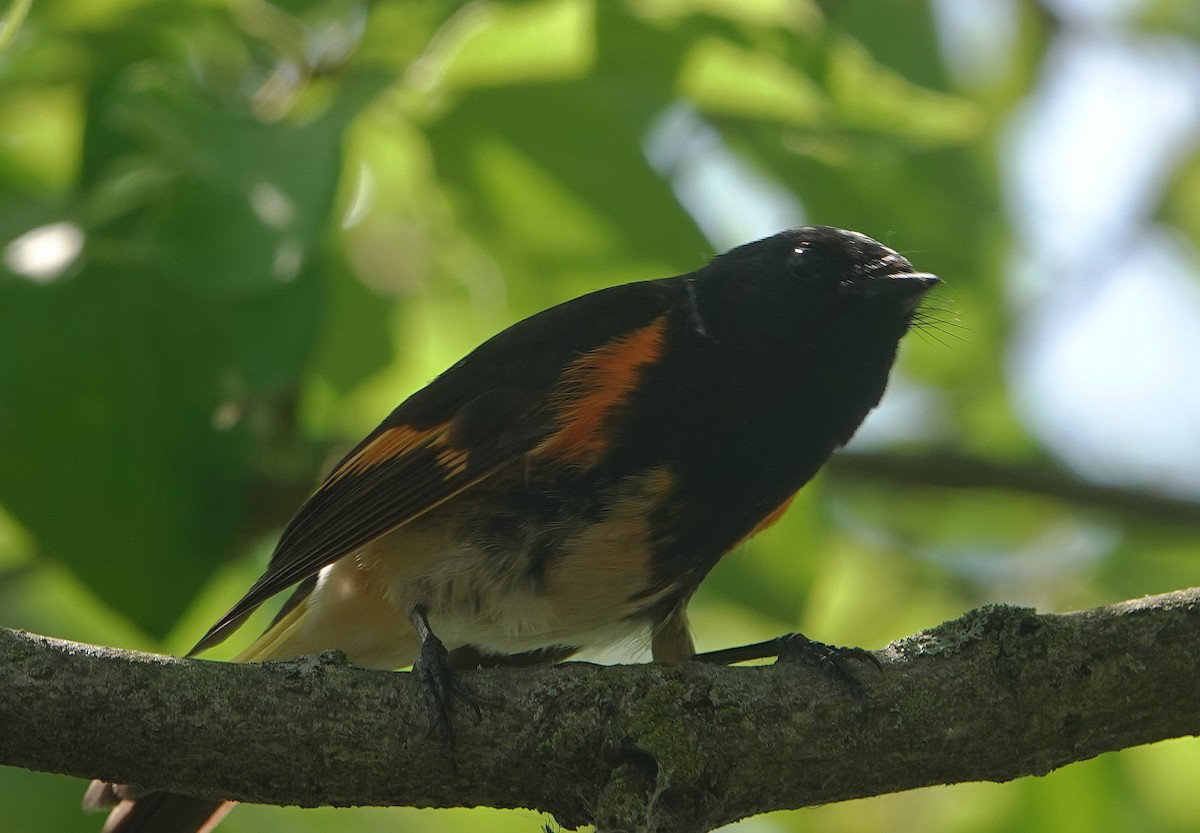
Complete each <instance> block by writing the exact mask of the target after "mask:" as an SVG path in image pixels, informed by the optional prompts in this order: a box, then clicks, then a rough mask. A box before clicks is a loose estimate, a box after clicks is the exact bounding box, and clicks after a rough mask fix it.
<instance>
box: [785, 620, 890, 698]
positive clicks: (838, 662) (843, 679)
mask: <svg viewBox="0 0 1200 833" xmlns="http://www.w3.org/2000/svg"><path fill="white" fill-rule="evenodd" d="M778 645H779V650H778V656H779V661H780V662H803V663H805V664H806V665H809V666H811V667H813V668H817V669H820V670H822V671H824V672H825V673H826V674H827V675H828V676H829V677H830V679H835V680H837V681H838V682H840V683H841V684H842V686H843V687H844V688H845V689H846V691H847V692H849V694H850V696H851V697H853V698H854V699H855V700H856V701H857V702H858V704H859V706H860V707H861V708H862V711H863V714H864V715H865V714H866V712H867V703H868V698H867V690H866V688H864V687H863V684H862V682H861V681H860V680H859V679H858V677H857V676H856V675H855V673H854V671H853V670H852V669H851V668H850V660H852V659H853V660H858V661H859V662H870V663H871V664H872V665H874V666H875V668H876V670H879V671H882V670H883V663H882V662H880V661H879V657H877V656H875V654H873V653H871V652H870V651H868V650H865V649H863V648H842V647H839V646H836V645H826V644H825V643H824V642H817V641H815V640H812V639H809V638H808V637H807V636H805V635H804V634H800V633H789V634H787V635H785V636H781V637H779V639H778Z"/></svg>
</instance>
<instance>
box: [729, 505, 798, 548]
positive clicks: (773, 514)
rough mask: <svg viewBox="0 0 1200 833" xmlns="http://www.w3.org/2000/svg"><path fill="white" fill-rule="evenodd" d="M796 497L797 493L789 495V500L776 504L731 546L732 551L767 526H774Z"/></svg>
mask: <svg viewBox="0 0 1200 833" xmlns="http://www.w3.org/2000/svg"><path fill="white" fill-rule="evenodd" d="M795 498H796V495H795V493H793V494H790V495H788V497H787V500H785V501H784V502H783V503H781V504H779V505H778V506H776V507H775V508H774V509H772V510H771V511H770V513H769V514H768V515H767V516H766V517H765V518H763V519H762V520H761V521H759V522H758V523H756V524H755V525H754V528H753V529H751V530H750V531H749V532H747V533H746V534H745V535H743V536H742V539H741V540H740V541H738V542H737V543H736V544H734V545H733V546H732V547H730V548H729V549H730V551H732V550H735V549H737V548H738V547H740V546H741V545H742V544H744V543H746V542H747V541H749V540H750V539H751V538H753V537H754V536H755V535H757V534H758V533H760V532H762V531H763V530H764V529H766V528H767V527H770V526H774V525H775V523H776V522H777V521H778V520H779V519H780V518H782V517H783V513H784V512H786V511H787V509H788V507H789V506H791V505H792V501H793V500H795Z"/></svg>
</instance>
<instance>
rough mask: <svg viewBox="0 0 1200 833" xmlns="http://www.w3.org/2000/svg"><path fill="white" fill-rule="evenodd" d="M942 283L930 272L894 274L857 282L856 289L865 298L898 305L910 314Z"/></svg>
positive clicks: (875, 276) (871, 277)
mask: <svg viewBox="0 0 1200 833" xmlns="http://www.w3.org/2000/svg"><path fill="white" fill-rule="evenodd" d="M941 282H942V281H941V278H939V277H938V276H937V275H931V274H929V273H928V272H893V273H891V274H882V275H880V274H876V275H871V276H870V277H868V278H866V279H860V280H858V281H855V284H854V289H855V291H856V292H857V293H858V294H859V295H861V296H862V297H864V298H869V299H872V300H878V301H881V302H883V303H890V304H896V305H897V306H899V307H900V308H901V309H902V310H903V311H904V312H905V313H910V312H912V311H913V310H915V309H916V308H917V305H918V304H920V303H921V298H922V297H923V296H924V295H925V293H926V292H928V291H929V290H930V289H932V288H933V287H934V286H936V285H937V284H939V283H941Z"/></svg>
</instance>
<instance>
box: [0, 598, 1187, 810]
mask: <svg viewBox="0 0 1200 833" xmlns="http://www.w3.org/2000/svg"><path fill="white" fill-rule="evenodd" d="M1198 654H1200V590H1191V591H1183V592H1179V593H1172V594H1168V595H1163V596H1156V597H1151V598H1147V599H1143V600H1139V601H1133V602H1126V603H1122V604H1118V605H1113V606H1111V607H1105V608H1098V609H1095V610H1089V611H1084V612H1082V613H1073V614H1066V615H1037V614H1035V613H1033V612H1032V611H1030V610H1027V609H1020V608H1009V607H986V608H982V609H980V610H977V611H973V612H971V613H968V614H967V615H965V616H963V617H962V618H960V619H958V620H955V621H953V622H949V623H946V624H944V625H941V626H939V627H936V628H933V629H932V630H929V631H925V632H923V633H919V634H917V635H915V636H912V637H908V638H906V639H902V640H900V641H898V642H896V643H893V644H892V645H890V646H888V647H887V648H885V649H884V650H882V651H880V652H878V654H877V655H878V657H879V658H880V660H881V661H882V666H883V667H882V669H881V670H877V669H875V668H874V666H873V665H871V664H869V663H864V664H862V666H861V667H860V668H859V669H858V675H859V678H860V679H861V681H862V682H863V684H864V686H865V687H866V689H867V692H868V695H869V706H868V707H867V708H866V710H865V711H864V710H863V709H862V708H861V707H860V705H859V704H858V702H856V701H855V700H854V699H853V698H852V697H850V696H849V695H848V693H847V691H846V689H845V687H844V686H841V685H839V684H837V683H836V682H833V681H831V680H830V679H828V678H827V677H826V676H825V675H824V674H823V673H822V672H820V671H817V670H814V669H812V668H810V667H808V666H806V665H804V664H802V663H793V662H780V663H776V664H775V665H772V666H759V667H749V668H747V667H743V668H723V667H714V666H709V665H704V664H701V663H686V664H684V665H681V666H661V665H640V666H617V667H608V668H601V667H598V666H592V665H586V664H582V663H569V664H565V665H560V666H556V667H552V668H544V669H497V670H489V671H479V672H471V673H468V674H466V675H465V676H466V679H467V681H468V682H469V684H470V685H471V686H472V688H473V689H474V691H475V692H476V694H477V695H478V697H479V699H480V702H481V704H482V706H483V718H482V720H479V721H475V720H473V719H472V718H471V716H470V715H469V714H467V712H466V710H460V714H459V720H458V722H457V724H456V732H457V738H458V763H459V772H458V776H457V778H456V777H454V776H452V775H451V772H450V767H449V765H448V762H447V760H446V757H445V755H444V753H443V752H442V749H441V747H440V745H439V744H437V743H436V742H433V741H431V740H429V739H427V738H426V737H425V732H424V727H425V715H424V706H423V701H422V698H421V693H420V692H419V691H418V689H417V686H416V683H415V681H414V680H413V678H412V676H411V675H408V674H394V673H387V672H375V671H367V670H364V669H360V668H356V667H354V666H350V665H347V664H345V663H344V662H342V661H341V660H340V658H339V657H337V656H336V655H333V656H322V657H314V658H308V659H304V660H298V661H293V662H285V663H268V664H265V665H233V664H227V663H217V662H206V661H199V660H181V659H174V658H170V657H161V656H154V655H148V654H138V653H133V652H127V651H117V650H112V649H107V648H95V647H90V646H86V645H79V644H75V643H69V642H63V641H59V640H55V639H50V638H47V637H42V636H35V635H31V634H27V633H23V632H18V631H7V630H4V631H0V763H4V764H10V765H16V766H22V767H27V768H30V769H38V770H46V771H50V772H58V773H66V774H70V775H78V776H82V777H92V776H100V777H104V778H107V779H112V780H117V781H122V782H132V783H138V784H142V785H145V786H148V787H155V788H165V789H172V790H176V791H182V792H191V793H193V794H197V795H201V796H206V797H214V798H236V799H239V800H244V801H253V802H260V803H270V804H300V805H304V806H312V805H317V804H335V805H347V804H372V805H408V806H419V807H451V806H475V805H487V806H492V807H528V808H536V809H540V810H545V811H548V812H550V813H553V814H554V815H555V816H556V817H557V818H558V820H559V821H560V822H561V823H562V824H564V825H566V826H568V827H575V826H578V825H580V824H584V823H588V822H594V823H596V824H597V826H598V827H599V828H600V829H601V830H663V831H702V830H709V829H711V828H713V827H716V826H718V825H720V824H723V823H726V822H730V821H733V820H735V819H738V818H742V817H745V816H748V815H752V814H755V813H761V812H766V811H768V810H778V809H784V808H794V807H804V806H808V805H813V804H822V803H827V802H833V801H841V800H844V799H849V798H858V797H863V796H870V795H878V794H882V793H887V792H895V791H899V790H906V789H911V788H914V787H920V786H924V785H929V784H945V783H954V782H960V781H976V780H992V781H1005V780H1009V779H1012V778H1016V777H1018V776H1022V775H1036V774H1044V773H1046V772H1049V771H1050V770H1052V769H1054V768H1055V767H1058V766H1062V765H1063V764H1066V763H1069V762H1072V761H1078V760H1083V759H1086V758H1090V757H1093V756H1095V755H1098V754H1100V753H1102V752H1105V751H1109V750H1114V749H1120V748H1123V747H1127V746H1132V745H1135V744H1141V743H1149V742H1151V741H1156V740H1162V739H1165V738H1171V737H1177V736H1181V735H1187V734H1195V733H1198V732H1200V675H1197V674H1196V673H1195V658H1196V656H1197V655H1198Z"/></svg>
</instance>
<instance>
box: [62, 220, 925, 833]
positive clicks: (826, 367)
mask: <svg viewBox="0 0 1200 833" xmlns="http://www.w3.org/2000/svg"><path fill="white" fill-rule="evenodd" d="M937 282H938V279H937V278H936V277H934V276H933V275H930V274H927V273H922V272H916V271H915V270H914V269H913V267H912V264H911V263H909V262H908V260H906V259H905V258H903V257H901V256H900V255H899V254H897V253H896V252H894V251H892V250H891V249H889V248H887V247H885V246H883V245H881V244H880V243H877V242H876V241H874V240H872V239H870V238H868V237H866V236H864V235H862V234H858V233H857V232H853V231H844V230H841V229H836V228H830V227H827V226H807V227H803V228H797V229H792V230H790V231H785V232H782V233H780V234H777V235H775V236H773V237H768V238H765V239H763V240H759V241H757V242H754V243H749V244H746V245H744V246H739V247H738V248H736V249H733V250H731V251H729V252H726V253H725V254H723V255H720V256H718V257H716V258H714V259H713V260H712V261H711V262H710V263H709V264H708V265H707V266H704V267H703V268H701V269H698V270H697V271H695V272H692V273H690V274H687V275H680V276H678V277H673V278H666V279H662V280H651V281H642V282H638V283H629V284H624V285H621V286H614V287H611V288H609V289H602V290H600V291H598V292H593V293H591V294H588V295H584V296H582V297H579V298H575V299H574V300H571V301H568V302H566V303H564V304H560V305H558V306H556V307H552V308H550V309H548V310H546V311H544V312H541V313H538V314H537V315H534V316H532V317H530V318H527V319H525V320H524V321H521V322H519V323H517V324H514V325H513V326H511V327H509V328H508V329H507V330H504V331H503V332H501V333H500V334H498V335H496V336H494V337H492V338H491V339H489V340H488V341H486V342H484V343H483V344H482V345H480V346H479V347H478V348H476V349H475V350H474V351H473V352H471V353H470V354H469V355H468V356H467V357H466V358H464V359H462V360H461V361H459V362H458V363H457V364H455V365H454V366H453V367H451V368H450V369H449V370H447V371H446V372H444V373H443V374H442V375H440V376H438V377H437V378H436V379H434V380H433V381H432V382H431V383H430V384H429V385H428V386H427V387H425V388H423V389H422V390H420V391H418V392H417V393H415V394H413V395H412V396H410V397H409V398H408V399H406V400H405V401H404V402H403V403H402V404H401V405H400V406H399V407H398V408H396V410H394V411H393V412H392V413H391V414H390V415H389V416H388V417H387V418H386V419H385V420H384V421H383V422H382V423H381V424H380V425H379V427H378V428H376V429H375V430H374V431H372V432H371V433H370V434H369V435H368V436H367V437H366V438H365V439H363V441H362V442H360V443H359V444H358V445H357V446H355V447H354V449H353V450H351V451H350V453H349V454H347V455H346V456H345V457H344V458H343V459H342V460H341V462H339V463H338V464H337V466H336V467H335V468H334V469H333V471H332V472H331V473H330V474H329V475H328V477H326V478H325V480H324V482H323V483H321V485H320V486H319V487H318V488H317V490H316V491H315V492H314V493H313V494H312V495H311V496H310V497H309V498H308V500H307V501H306V502H305V503H304V504H303V505H302V506H301V507H300V509H299V511H298V512H297V513H296V515H295V517H294V518H292V520H291V522H290V523H289V524H288V525H287V527H286V529H284V532H283V535H282V537H281V538H280V540H279V544H278V546H277V547H276V549H275V552H274V555H273V556H272V557H271V561H270V564H269V565H268V567H267V570H266V572H265V573H264V574H263V576H262V578H260V579H259V580H258V581H257V582H255V583H254V585H253V586H252V587H251V588H250V590H249V591H248V592H247V593H246V595H245V596H244V597H243V598H242V600H241V601H239V602H238V603H237V604H236V605H234V606H233V608H232V609H231V610H230V611H229V612H228V613H227V614H225V616H224V617H222V618H221V620H220V621H219V622H217V623H216V624H215V625H214V626H213V627H212V629H211V630H209V632H208V633H207V634H205V635H204V638H202V639H201V640H200V642H199V643H198V644H197V645H196V647H195V648H194V649H193V650H192V652H191V653H192V654H195V653H198V652H199V651H202V650H204V649H206V648H209V647H212V646H213V645H216V644H217V643H219V642H221V641H222V640H223V639H225V638H226V637H227V636H228V635H229V634H230V633H231V632H232V631H233V630H234V629H235V628H237V627H238V626H239V625H240V624H241V623H242V622H243V621H244V620H245V619H246V618H247V616H249V615H250V613H251V612H253V611H254V610H255V609H256V608H257V607H258V606H259V605H261V604H262V603H263V602H265V601H266V600H267V599H269V598H271V597H272V596H274V595H275V594H277V593H279V592H280V591H282V590H285V589H287V588H289V587H292V586H293V585H298V586H297V587H296V589H295V591H294V592H293V594H292V596H291V598H290V599H289V600H288V601H287V603H286V604H285V605H284V606H283V609H282V610H281V612H280V613H279V615H278V616H277V617H276V619H275V621H274V622H273V623H272V624H271V626H270V627H269V628H268V629H267V631H266V632H265V633H264V634H263V635H262V636H261V637H260V638H259V639H258V640H257V641H256V642H254V644H253V645H251V646H250V647H249V648H248V649H247V650H246V651H244V652H243V653H242V654H240V655H239V656H238V657H237V659H238V660H239V661H243V662H251V661H260V660H269V659H284V658H288V657H295V656H299V655H303V654H312V653H318V652H321V651H329V650H339V651H342V652H344V653H345V655H346V656H347V658H348V659H349V660H350V661H351V662H354V663H357V664H360V665H365V666H370V667H374V668H386V669H393V668H402V667H405V666H408V665H414V663H415V666H414V668H415V670H417V671H418V672H419V673H421V674H422V677H423V680H424V682H425V685H426V688H425V690H426V691H427V692H428V694H429V696H430V698H431V704H432V705H433V708H434V711H435V713H436V712H438V711H441V712H442V715H441V716H442V717H446V715H445V709H446V708H447V706H448V698H449V695H450V694H451V693H452V691H453V690H454V688H455V681H454V679H453V677H452V675H453V673H454V669H455V668H460V667H464V666H474V665H497V664H506V663H513V664H516V663H522V662H524V663H527V662H533V661H544V662H552V661H555V660H558V659H562V658H565V657H567V656H570V655H571V654H573V653H575V652H576V651H578V650H579V649H581V648H585V647H595V646H600V645H605V644H611V643H613V642H616V641H620V640H622V639H625V638H628V637H631V636H636V635H638V634H644V633H646V632H647V631H648V632H649V634H650V643H651V647H652V651H653V656H654V659H655V660H656V661H660V662H680V661H683V660H687V659H689V658H690V657H692V656H693V654H694V648H693V645H692V637H691V633H690V630H689V626H688V622H687V614H686V606H687V602H688V599H689V598H690V597H691V596H692V594H693V592H694V591H695V590H696V588H697V586H698V585H699V584H700V581H701V580H702V579H703V578H704V576H705V575H706V574H707V573H708V572H709V570H711V569H712V567H713V565H714V564H716V563H717V561H718V560H719V559H720V558H721V556H723V555H724V554H725V553H727V552H729V551H730V550H732V549H733V548H735V547H736V546H737V545H738V544H739V543H740V542H742V541H744V540H746V539H747V538H749V537H750V536H751V535H753V534H754V533H756V532H758V531H759V530H761V529H763V528H765V527H767V526H769V525H770V524H771V523H773V522H774V521H775V520H776V519H777V518H779V516H780V515H781V514H782V513H783V511H784V510H785V509H786V507H787V505H788V503H789V502H790V501H791V500H792V497H793V495H794V494H795V493H796V490H797V489H799V488H800V487H801V486H803V485H804V484H805V483H806V482H807V481H808V480H809V479H810V478H811V477H812V476H813V475H814V474H815V473H816V472H817V469H819V468H820V467H821V465H822V464H823V463H824V462H825V461H826V460H827V459H828V458H829V456H830V454H832V453H833V451H834V450H835V449H836V448H838V447H839V446H841V445H843V444H845V443H846V442H847V441H848V440H849V439H850V437H851V435H852V434H853V433H854V432H855V430H856V429H857V428H858V426H859V424H860V423H861V422H862V420H863V418H864V417H865V416H866V415H867V413H868V412H869V411H870V410H871V409H872V408H873V407H874V406H875V405H876V404H877V403H878V402H879V400H880V398H881V397H882V395H883V391H884V387H885V386H886V384H887V378H888V373H889V371H890V369H891V366H892V362H893V360H894V359H895V356H896V349H897V346H898V344H899V342H900V339H901V337H903V335H904V333H905V331H906V330H907V329H908V328H909V326H910V325H911V323H912V321H913V318H914V315H915V314H916V310H917V306H918V304H919V302H920V300H921V298H922V296H923V295H924V293H925V292H926V291H927V290H928V289H929V288H930V287H932V286H933V285H934V284H936V283H937ZM437 716H438V715H437V714H435V717H437ZM85 804H87V805H88V806H90V807H92V808H98V807H103V806H112V805H113V804H116V807H115V809H114V810H113V811H112V813H111V814H110V816H109V819H108V823H107V824H106V826H105V828H104V830H105V831H106V832H110V833H115V832H116V831H120V833H134V831H137V832H138V833H193V832H194V831H198V830H207V829H211V826H214V825H215V824H216V821H217V820H218V819H219V818H220V817H221V815H223V813H224V812H225V811H226V810H227V809H228V808H229V807H230V806H232V805H231V804H230V803H229V802H224V803H222V802H214V801H210V800H204V799H193V798H188V797H184V796H179V795H172V794H166V793H148V794H144V793H141V792H140V791H138V790H137V789H135V788H132V787H122V786H116V785H110V784H105V783H103V782H94V783H93V785H92V787H91V788H90V789H89V791H88V796H87V798H86V799H85Z"/></svg>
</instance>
